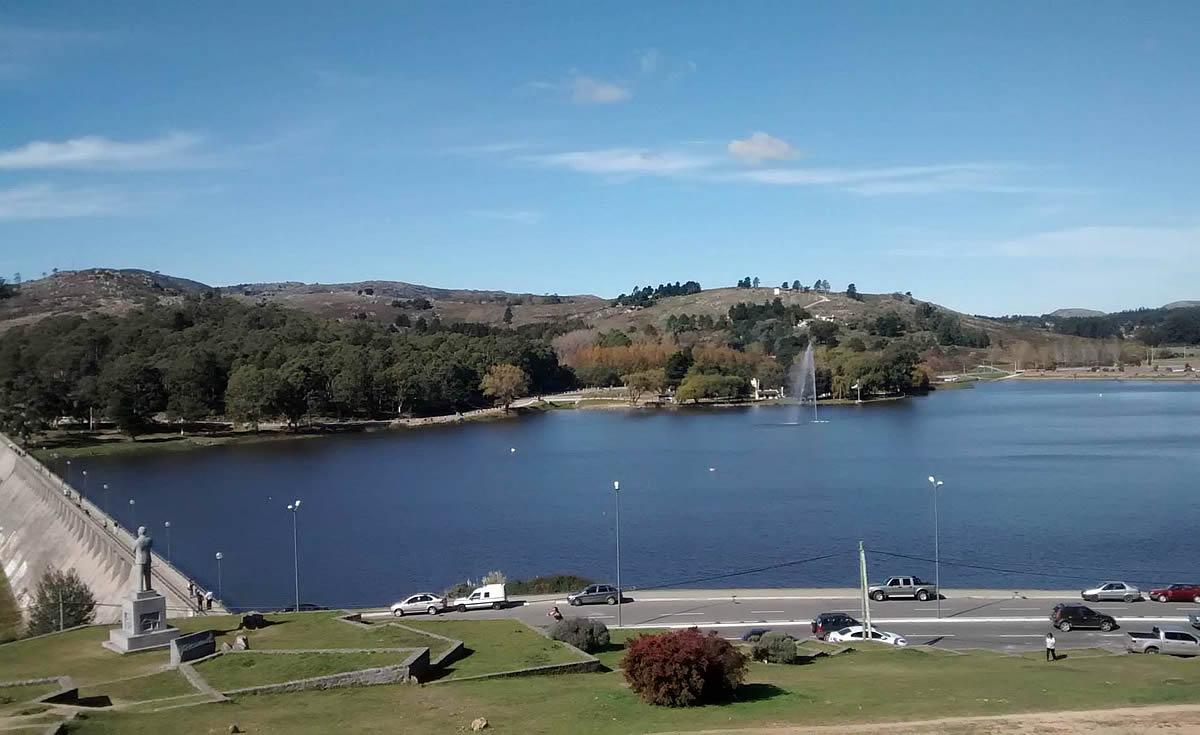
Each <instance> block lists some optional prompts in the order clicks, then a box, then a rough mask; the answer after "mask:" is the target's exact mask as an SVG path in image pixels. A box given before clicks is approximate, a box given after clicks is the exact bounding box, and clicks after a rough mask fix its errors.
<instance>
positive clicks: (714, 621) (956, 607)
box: [367, 590, 1200, 651]
mask: <svg viewBox="0 0 1200 735" xmlns="http://www.w3.org/2000/svg"><path fill="white" fill-rule="evenodd" d="M629 598H630V601H629V602H627V603H626V604H624V605H622V606H621V610H620V611H619V612H620V622H621V624H622V625H623V626H624V627H626V628H632V629H647V628H666V627H675V628H678V627H690V626H697V627H699V628H702V629H708V630H715V631H718V632H720V634H721V635H724V636H726V637H729V638H736V637H739V636H741V635H742V633H744V632H745V631H747V630H749V629H750V628H755V627H768V628H776V629H780V630H786V631H789V632H792V633H795V634H796V635H798V636H799V635H808V632H809V622H810V621H811V620H812V618H813V617H815V616H816V615H817V614H818V613H822V612H847V613H849V614H851V615H853V616H855V617H858V618H860V619H861V613H862V610H861V603H860V600H859V597H858V595H857V593H856V591H854V590H713V591H704V590H670V591H647V592H631V593H629ZM514 602H515V601H514ZM1059 602H1080V599H1079V593H1078V592H1072V591H1049V590H1041V591H1029V592H1024V593H1019V594H1017V595H1014V593H1013V592H1012V591H1000V590H963V591H961V592H955V591H951V590H947V592H946V599H943V600H942V603H941V617H940V618H939V617H938V606H937V602H935V601H929V602H917V601H915V600H888V601H886V602H872V603H871V618H872V622H873V624H874V625H875V626H876V627H878V628H880V629H882V630H887V631H891V632H894V633H899V634H901V635H903V636H904V637H906V638H907V639H908V641H909V644H910V645H929V646H936V647H939V648H950V649H961V648H989V649H994V650H1002V651H1020V650H1035V649H1040V648H1041V647H1042V645H1043V636H1045V634H1046V632H1047V631H1048V630H1049V629H1050V626H1049V615H1050V611H1051V610H1052V609H1053V607H1054V605H1056V604H1057V603H1059ZM555 604H557V605H558V606H559V608H560V609H561V610H562V612H563V613H564V614H565V615H573V614H574V615H580V616H586V617H591V618H595V619H597V620H600V621H601V622H604V623H605V624H607V625H609V626H610V627H615V626H616V625H617V622H618V610H617V608H616V606H609V605H590V606H587V607H580V608H572V607H569V606H568V605H567V604H566V600H565V598H564V597H562V596H542V597H532V598H527V599H525V600H523V601H521V603H520V604H514V605H513V606H512V607H510V608H508V609H506V610H499V611H493V610H478V611H471V612H467V613H455V612H451V613H447V614H446V615H447V617H452V618H472V619H492V618H518V619H520V620H524V621H525V622H527V623H531V624H534V625H544V624H546V623H547V622H548V618H547V616H546V613H547V612H548V611H549V610H550V608H551V606H552V605H555ZM1089 607H1092V608H1093V609H1095V610H1099V611H1102V612H1105V613H1108V614H1109V615H1112V616H1113V617H1115V618H1116V619H1117V623H1118V625H1119V626H1120V628H1119V629H1118V630H1117V631H1114V632H1111V633H1101V632H1099V631H1078V630H1072V631H1070V632H1067V633H1063V632H1056V633H1055V635H1056V637H1057V639H1058V645H1059V648H1061V649H1069V648H1090V647H1103V648H1109V649H1113V650H1117V649H1123V647H1124V642H1125V634H1124V631H1126V630H1148V629H1149V628H1150V627H1151V626H1153V625H1159V624H1164V623H1165V624H1176V625H1183V626H1186V625H1187V616H1188V614H1189V613H1200V605H1195V604H1189V603H1157V602H1148V601H1147V602H1135V603H1129V604H1126V603H1120V602H1112V603H1103V602H1102V603H1090V604H1089ZM367 614H368V615H372V614H374V615H380V616H386V615H387V613H386V612H376V613H367Z"/></svg>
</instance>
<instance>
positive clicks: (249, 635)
mask: <svg viewBox="0 0 1200 735" xmlns="http://www.w3.org/2000/svg"><path fill="white" fill-rule="evenodd" d="M339 614H340V613H336V612H319V613H291V614H287V613H284V614H274V613H271V614H268V615H267V616H266V617H267V620H269V621H273V622H276V624H275V625H271V626H269V627H267V628H263V629H261V630H246V631H240V634H242V635H245V636H246V639H247V641H248V642H249V643H250V650H252V651H253V650H256V649H263V648H266V649H282V648H295V649H304V648H428V649H429V655H430V657H431V658H436V657H437V656H438V655H440V654H441V652H442V651H444V650H445V649H446V648H448V647H449V644H447V643H446V642H444V641H442V640H439V639H437V638H432V637H430V636H426V635H421V634H420V633H413V632H411V631H407V630H404V629H403V628H398V627H396V626H394V625H388V624H387V623H386V621H385V622H383V623H379V622H376V623H372V624H371V625H370V627H368V628H358V627H355V626H352V625H347V624H346V623H343V622H341V621H339V620H337V619H336V618H337V616H338V615H339ZM240 622H241V616H239V615H214V616H209V617H200V618H182V619H179V620H172V621H171V624H172V625H175V626H177V627H178V628H179V629H180V630H182V631H184V632H185V633H191V632H195V631H199V630H215V631H217V632H218V633H219V634H220V635H218V636H217V647H218V648H220V646H221V644H222V643H225V642H228V643H233V638H234V636H236V635H238V634H239V631H237V630H236V628H237V626H238V623H240ZM404 623H405V624H407V623H408V621H407V620H405V621H404Z"/></svg>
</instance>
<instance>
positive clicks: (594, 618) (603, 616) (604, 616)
mask: <svg viewBox="0 0 1200 735" xmlns="http://www.w3.org/2000/svg"><path fill="white" fill-rule="evenodd" d="M615 617H617V616H616V615H589V616H588V620H596V619H599V618H615Z"/></svg>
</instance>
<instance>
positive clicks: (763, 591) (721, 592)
mask: <svg viewBox="0 0 1200 735" xmlns="http://www.w3.org/2000/svg"><path fill="white" fill-rule="evenodd" d="M861 594H862V593H861V590H859V589H858V588H857V587H798V588H782V587H779V588H759V589H750V588H733V589H715V590H703V589H678V588H676V589H665V590H639V589H634V588H632V587H626V588H625V595H626V596H627V597H631V598H633V599H635V600H639V601H645V602H650V601H658V602H714V601H719V600H729V599H732V598H734V597H737V598H738V599H739V600H857V599H859V597H860V596H861ZM942 595H943V596H944V597H947V598H950V597H953V598H954V599H959V600H961V599H974V600H1013V599H1016V600H1020V599H1026V600H1060V599H1064V598H1065V599H1073V598H1075V597H1078V596H1079V590H1034V589H1027V590H1011V589H950V588H944V589H943V590H942ZM510 597H513V598H519V599H522V600H525V601H526V602H560V601H563V600H565V599H566V594H564V593H559V594H556V595H510Z"/></svg>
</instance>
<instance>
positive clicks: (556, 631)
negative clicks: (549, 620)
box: [550, 618, 609, 653]
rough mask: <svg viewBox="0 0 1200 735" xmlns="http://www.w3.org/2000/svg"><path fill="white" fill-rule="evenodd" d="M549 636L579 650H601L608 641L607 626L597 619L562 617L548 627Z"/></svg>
mask: <svg viewBox="0 0 1200 735" xmlns="http://www.w3.org/2000/svg"><path fill="white" fill-rule="evenodd" d="M550 637H551V638H553V639H554V640H556V641H562V642H563V643H566V644H568V645H572V646H575V647H576V648H578V649H579V650H581V651H587V652H588V653H595V652H596V651H603V650H604V649H605V648H606V647H607V646H608V642H609V638H608V626H607V625H605V624H604V623H601V622H600V621H599V620H588V619H586V618H563V619H562V620H559V621H558V622H556V623H555V624H554V625H553V626H552V627H551V628H550Z"/></svg>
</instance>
